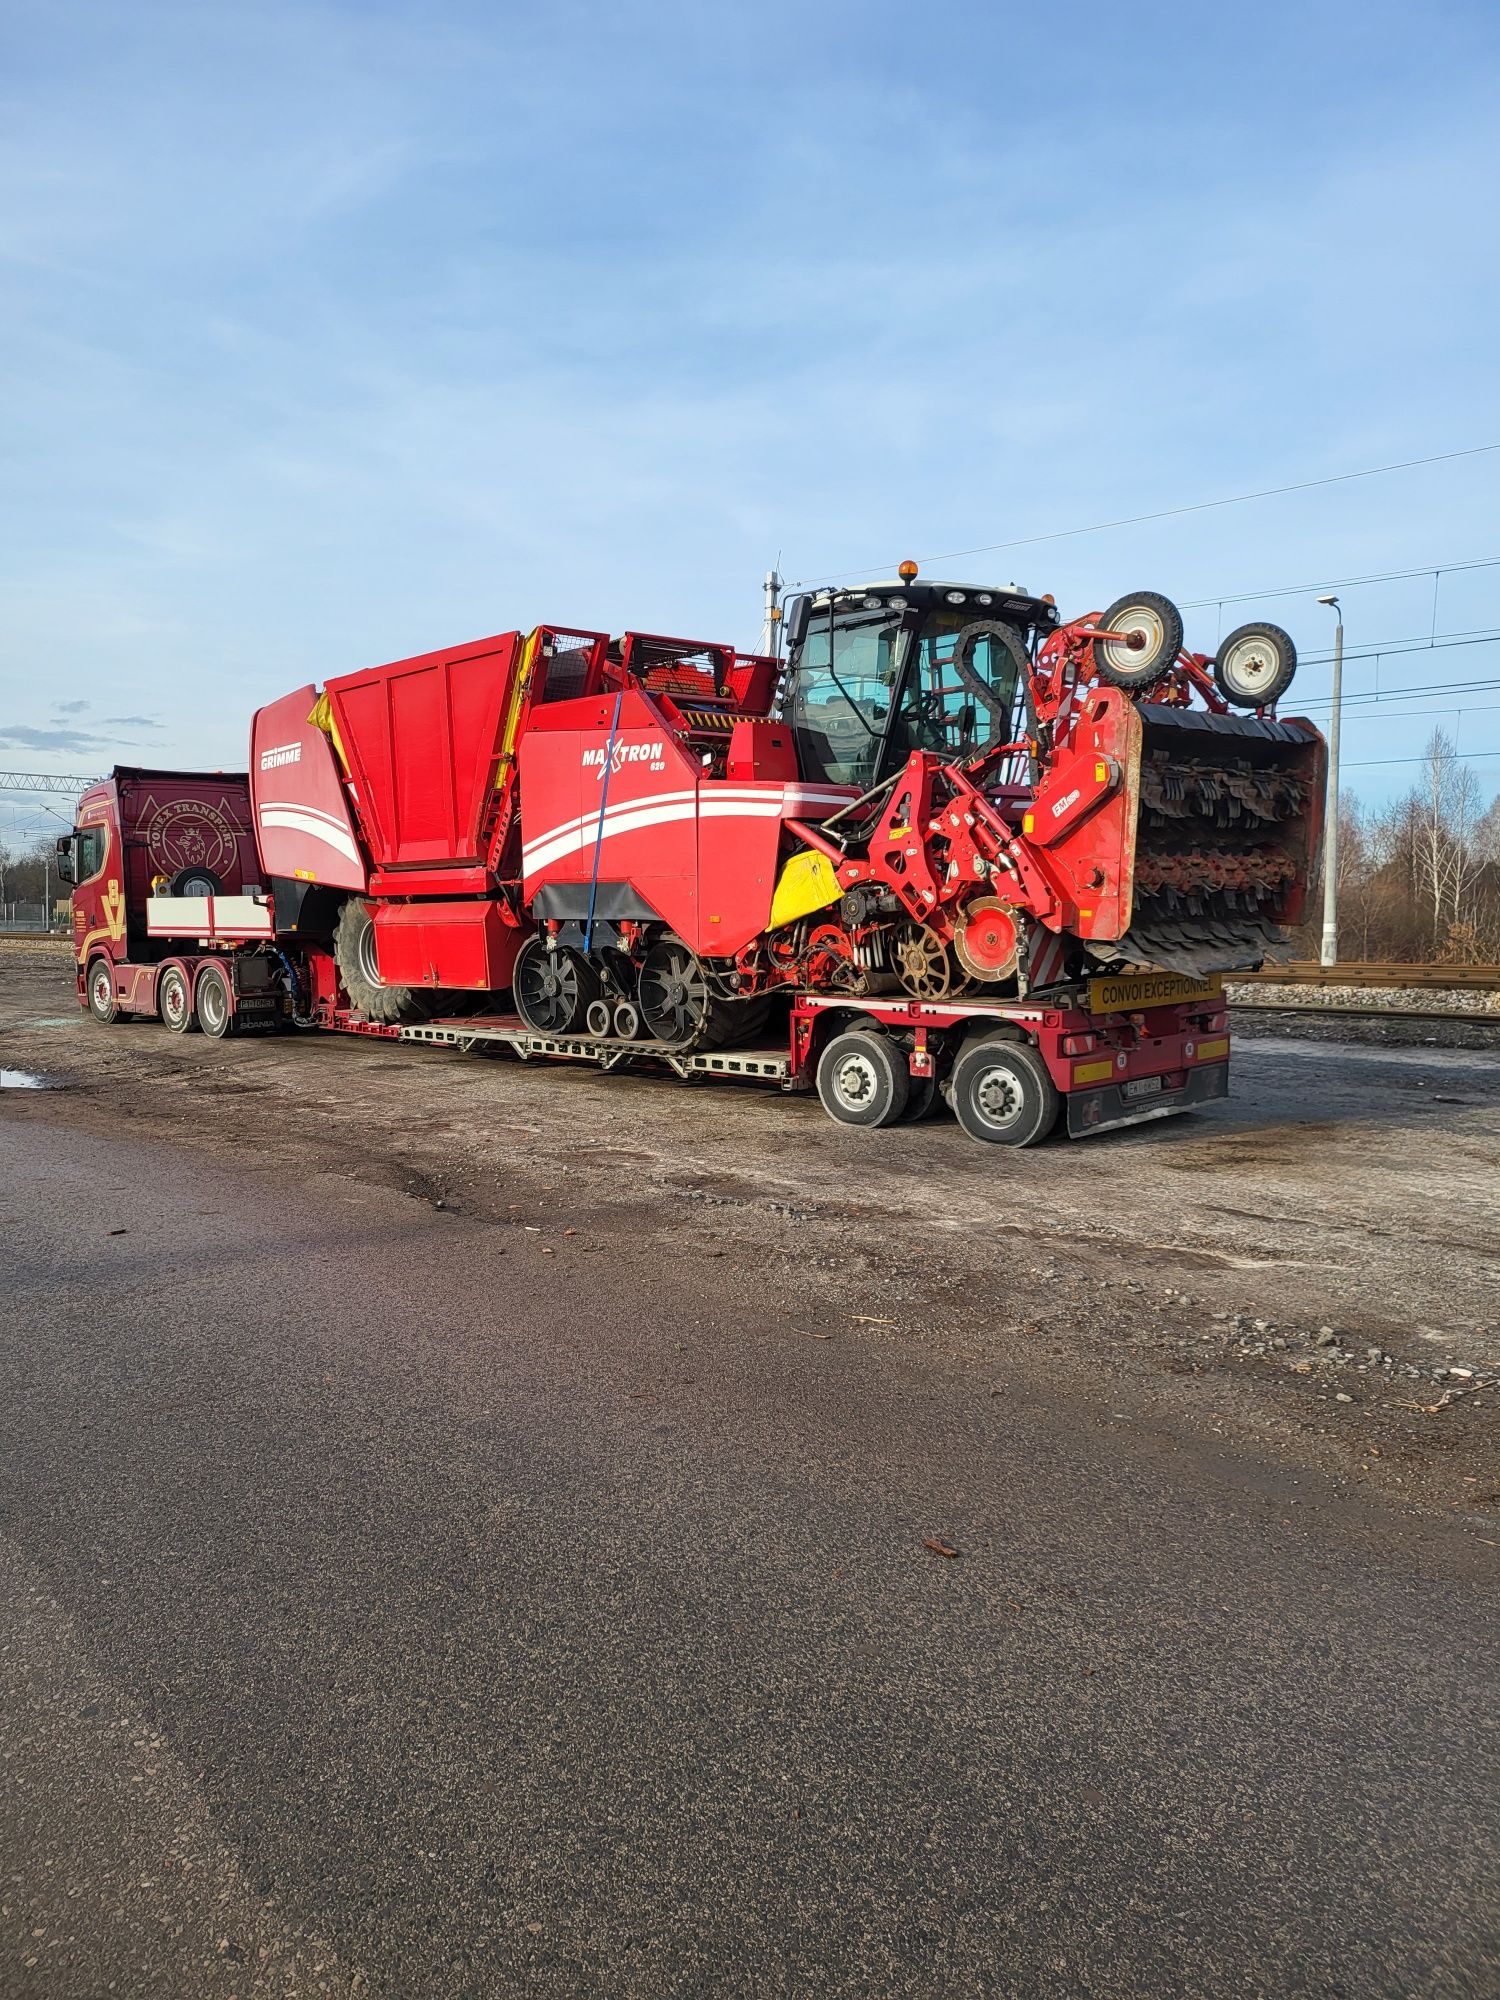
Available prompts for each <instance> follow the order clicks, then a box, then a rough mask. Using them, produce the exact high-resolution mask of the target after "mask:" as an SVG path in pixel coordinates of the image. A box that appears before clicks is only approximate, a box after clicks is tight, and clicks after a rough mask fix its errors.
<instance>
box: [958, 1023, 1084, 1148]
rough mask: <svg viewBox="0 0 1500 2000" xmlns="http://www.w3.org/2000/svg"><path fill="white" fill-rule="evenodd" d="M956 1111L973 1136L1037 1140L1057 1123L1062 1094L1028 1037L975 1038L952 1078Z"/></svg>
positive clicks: (1020, 1142) (998, 1142)
mask: <svg viewBox="0 0 1500 2000" xmlns="http://www.w3.org/2000/svg"><path fill="white" fill-rule="evenodd" d="M948 1099H949V1102H950V1103H951V1104H952V1106H953V1114H954V1116H955V1117H956V1118H957V1120H958V1122H959V1124H960V1125H962V1127H963V1128H964V1130H965V1131H966V1132H967V1133H968V1135H969V1137H970V1138H971V1139H982V1140H984V1141H985V1143H986V1144H988V1145H991V1146H1035V1145H1037V1144H1039V1142H1040V1141H1041V1140H1043V1139H1045V1138H1046V1136H1047V1134H1048V1133H1049V1132H1050V1131H1051V1130H1052V1127H1053V1126H1054V1125H1055V1124H1056V1123H1057V1114H1058V1110H1059V1108H1060V1106H1061V1104H1062V1099H1061V1098H1060V1097H1059V1096H1058V1094H1057V1086H1056V1084H1054V1083H1053V1081H1052V1078H1051V1077H1050V1076H1049V1075H1048V1073H1047V1065H1046V1064H1045V1063H1044V1062H1043V1061H1042V1059H1041V1057H1040V1056H1039V1055H1038V1054H1037V1052H1036V1050H1035V1049H1034V1048H1032V1046H1031V1044H1030V1043H1029V1042H1012V1041H1001V1040H988V1041H982V1042H971V1043H970V1044H969V1046H968V1047H967V1048H966V1049H965V1050H964V1051H963V1053H962V1054H961V1055H960V1056H959V1058H958V1061H957V1062H956V1063H955V1064H954V1065H953V1074H952V1076H951V1077H950V1078H949V1079H948Z"/></svg>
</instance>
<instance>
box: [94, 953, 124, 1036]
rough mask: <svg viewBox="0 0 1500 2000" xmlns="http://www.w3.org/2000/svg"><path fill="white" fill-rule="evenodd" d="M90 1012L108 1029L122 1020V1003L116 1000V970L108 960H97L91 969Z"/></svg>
mask: <svg viewBox="0 0 1500 2000" xmlns="http://www.w3.org/2000/svg"><path fill="white" fill-rule="evenodd" d="M89 1012H90V1013H91V1014H92V1015H93V1017H94V1019H95V1020H96V1021H100V1022H102V1023H103V1024H104V1026H105V1027H106V1028H109V1027H113V1026H114V1024H115V1022H116V1021H118V1020H119V1018H120V1003H119V1001H118V1000H117V999H116V998H115V969H114V967H113V966H112V965H111V964H110V962H109V960H108V959H107V958H96V959H95V960H94V962H93V964H92V965H91V966H90V967H89Z"/></svg>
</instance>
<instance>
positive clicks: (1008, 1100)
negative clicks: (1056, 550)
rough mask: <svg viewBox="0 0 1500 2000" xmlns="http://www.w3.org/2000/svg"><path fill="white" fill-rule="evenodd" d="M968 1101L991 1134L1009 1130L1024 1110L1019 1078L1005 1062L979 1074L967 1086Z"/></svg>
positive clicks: (1023, 1093)
mask: <svg viewBox="0 0 1500 2000" xmlns="http://www.w3.org/2000/svg"><path fill="white" fill-rule="evenodd" d="M969 1101H970V1103H971V1104H972V1105H973V1107H974V1116H975V1117H976V1118H977V1119H978V1120H979V1123H980V1124H981V1125H987V1126H988V1127H989V1129H990V1130H991V1131H992V1132H1005V1131H1008V1130H1009V1129H1010V1127H1011V1126H1013V1125H1015V1124H1018V1123H1019V1122H1020V1119H1021V1118H1022V1116H1023V1115H1024V1113H1025V1110H1026V1093H1025V1091H1024V1090H1023V1088H1022V1086H1021V1079H1020V1078H1019V1077H1018V1076H1017V1075H1016V1073H1015V1071H1014V1070H1012V1069H1010V1068H1008V1067H1007V1066H1006V1065H1005V1064H1004V1063H992V1064H991V1065H990V1066H989V1068H987V1069H983V1070H981V1071H980V1073H979V1075H978V1076H976V1077H975V1079H974V1081H973V1083H972V1084H971V1085H970V1087H969Z"/></svg>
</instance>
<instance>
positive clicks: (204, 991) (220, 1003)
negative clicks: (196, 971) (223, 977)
mask: <svg viewBox="0 0 1500 2000" xmlns="http://www.w3.org/2000/svg"><path fill="white" fill-rule="evenodd" d="M228 1012H229V1006H228V1002H227V1001H226V999H225V997H224V988H223V987H222V985H221V984H220V983H219V976H218V974H217V973H214V972H211V973H210V974H209V975H208V977H207V978H206V979H205V980H204V981H203V984H202V985H201V986H200V987H199V988H198V1013H199V1016H200V1018H201V1019H202V1022H203V1025H204V1027H205V1028H207V1029H208V1030H209V1031H210V1033H213V1032H215V1031H216V1030H217V1029H218V1028H219V1027H221V1026H222V1024H223V1022H224V1019H225V1017H226V1016H227V1014H228Z"/></svg>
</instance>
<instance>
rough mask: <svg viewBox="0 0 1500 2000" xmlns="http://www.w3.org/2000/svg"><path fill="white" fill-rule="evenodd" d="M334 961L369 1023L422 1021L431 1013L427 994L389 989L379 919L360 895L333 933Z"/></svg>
mask: <svg viewBox="0 0 1500 2000" xmlns="http://www.w3.org/2000/svg"><path fill="white" fill-rule="evenodd" d="M333 962H334V964H335V965H336V966H337V967H338V974H339V983H340V985H341V986H342V987H343V989H344V991H345V992H346V993H347V994H348V996H349V1004H350V1006H352V1007H353V1009H354V1011H355V1012H356V1013H357V1014H363V1015H364V1017H365V1019H366V1020H367V1021H381V1022H385V1023H387V1024H389V1023H393V1022H399V1021H420V1020H421V1019H422V1017H423V1016H424V1015H425V1013H426V1012H427V998H426V995H425V994H422V993H419V992H417V991H416V990H415V989H414V988H413V987H410V986H387V985H386V984H385V982H384V980H383V979H382V978H381V977H380V963H379V960H378V959H377V958H376V956H375V919H374V918H373V917H372V916H371V914H370V912H369V909H368V907H367V906H366V905H365V904H364V903H362V902H361V901H360V900H359V898H358V897H357V896H351V897H350V898H349V900H348V902H346V903H345V905H344V907H343V908H342V909H341V910H340V911H339V920H338V922H337V924H336V925H335V926H334V931H333Z"/></svg>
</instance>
